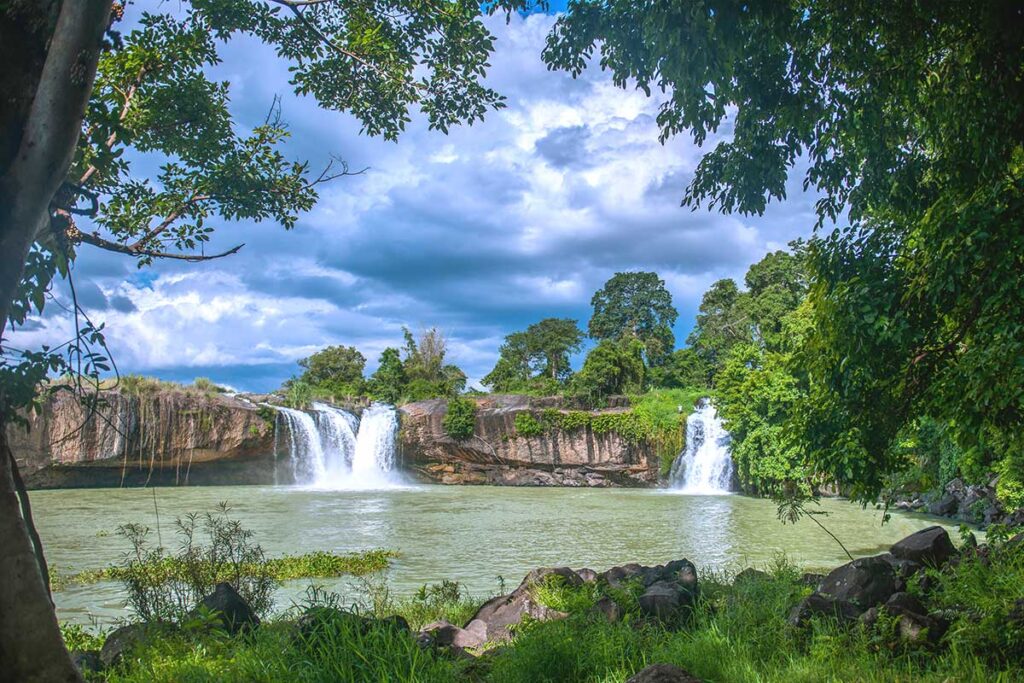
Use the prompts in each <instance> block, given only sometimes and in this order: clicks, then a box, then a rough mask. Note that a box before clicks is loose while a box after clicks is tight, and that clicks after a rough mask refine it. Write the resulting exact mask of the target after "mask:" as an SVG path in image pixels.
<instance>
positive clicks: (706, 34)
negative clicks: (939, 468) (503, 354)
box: [544, 0, 1024, 505]
mask: <svg viewBox="0 0 1024 683" xmlns="http://www.w3.org/2000/svg"><path fill="white" fill-rule="evenodd" d="M595 50H599V51H600V53H601V59H600V60H599V63H600V65H601V68H604V69H608V70H610V71H611V72H612V77H613V79H614V81H615V82H616V83H617V84H618V85H620V86H622V87H627V85H632V84H635V85H636V86H637V87H639V88H641V89H643V90H644V91H645V92H647V93H648V94H650V93H651V92H652V91H654V90H657V91H658V92H660V93H667V95H666V99H665V101H664V103H663V105H662V107H661V111H660V113H659V117H658V123H659V125H660V127H661V137H662V140H666V139H668V138H670V137H672V136H674V135H677V134H681V133H684V132H685V133H688V134H690V135H692V137H693V138H694V139H695V140H696V142H698V143H703V142H704V141H705V140H706V139H707V136H708V135H709V133H711V132H714V131H716V130H718V128H719V127H720V126H722V125H723V124H724V123H725V122H726V119H727V117H728V119H729V120H730V122H731V123H732V124H733V130H732V137H731V139H729V140H727V141H725V142H722V143H720V144H716V145H715V146H714V147H713V148H712V149H711V151H709V152H707V153H706V154H705V155H704V156H703V158H702V159H701V160H700V163H699V164H698V166H697V169H696V172H695V173H694V174H693V176H692V180H691V181H690V184H689V186H688V187H687V188H686V190H685V195H684V200H683V202H684V204H685V205H689V206H694V207H696V206H698V205H705V206H708V207H710V208H718V209H721V210H723V211H726V212H731V211H740V212H746V213H762V212H763V211H764V210H765V207H766V205H767V203H768V202H769V201H770V200H772V199H782V198H784V197H785V195H786V180H787V175H788V172H789V171H790V170H791V169H793V168H794V167H796V165H797V164H798V160H799V164H800V168H801V169H802V172H803V173H804V186H805V187H807V188H812V189H814V190H815V191H816V192H817V193H819V195H820V199H819V201H818V203H817V213H818V219H819V220H818V224H819V226H822V225H824V224H825V222H826V221H840V220H842V221H843V222H847V221H848V223H849V225H848V227H840V228H838V229H836V230H834V231H832V232H831V233H828V234H824V235H819V236H817V237H816V238H815V240H813V242H812V244H811V248H810V257H811V258H810V262H809V264H808V265H809V275H810V282H811V286H810V302H811V303H810V309H809V317H810V319H811V324H810V330H811V332H810V334H809V335H808V337H807V340H806V342H805V344H804V348H802V349H801V352H800V355H799V362H800V365H801V366H802V368H804V369H805V370H806V374H805V376H804V377H803V378H801V380H802V381H803V380H805V381H806V393H807V400H806V401H804V402H802V407H801V408H800V409H799V410H798V411H797V413H798V415H796V416H795V419H794V421H793V427H794V432H795V438H797V439H798V440H799V446H798V447H799V448H800V449H802V450H803V451H804V455H805V459H806V463H807V465H808V467H809V468H810V469H811V470H812V471H813V472H815V473H817V474H820V475H821V476H823V477H826V478H829V479H834V480H837V481H839V482H840V483H841V484H842V485H843V486H844V488H845V489H846V490H847V491H849V492H850V493H851V495H853V496H855V497H858V498H861V499H864V500H873V499H874V498H875V497H876V496H877V495H878V494H879V493H880V492H881V490H882V489H883V488H884V487H885V486H886V484H887V482H888V481H889V477H890V476H891V475H892V473H893V472H895V471H898V470H900V469H902V468H904V467H905V466H906V462H905V460H903V459H902V458H901V451H900V449H898V448H895V447H894V445H895V444H896V442H897V441H898V440H899V438H900V435H901V434H903V433H905V432H906V430H907V429H908V428H910V427H911V426H912V425H913V424H914V423H915V422H916V421H917V420H919V419H922V416H927V417H928V418H931V419H935V420H938V421H940V422H942V423H943V424H948V425H950V426H951V427H952V428H953V434H952V436H953V438H954V440H955V441H956V442H957V444H958V445H959V446H960V447H961V448H962V449H963V450H964V452H965V458H966V459H967V461H969V462H971V463H974V464H975V466H976V469H977V470H980V471H990V472H996V473H998V474H1000V475H1001V479H1000V486H1001V487H1002V492H1003V493H1002V496H1003V499H1004V500H1005V501H1006V502H1008V503H1009V504H1011V505H1016V504H1019V503H1020V502H1022V497H1021V495H1020V493H1021V491H1024V484H1022V480H1021V477H1022V475H1021V472H1022V471H1024V462H1022V461H1021V457H1022V456H1021V455H1020V454H1021V453H1024V442H1022V435H1024V364H1022V362H1021V358H1024V327H1022V323H1021V321H1022V320H1024V286H1022V277H1024V275H1022V274H1024V260H1022V259H1024V256H1022V254H1024V243H1022V239H1024V229H1022V228H1024V224H1022V220H1024V219H1022V216H1024V192H1022V190H1024V171H1022V169H1024V78H1022V77H1021V75H1022V73H1024V12H1022V11H1021V8H1020V5H1019V3H1015V2H1008V1H1000V2H982V1H980V0H973V1H972V0H944V1H939V2H930V3H918V4H913V3H911V4H906V3H881V4H879V3H857V2H854V3H836V2H829V1H827V0H824V1H821V0H801V1H795V2H778V3H760V4H750V3H736V2H709V3H698V4H696V5H694V4H692V3H684V2H678V1H670V2H663V3H653V4H652V3H634V2H628V1H627V0H612V1H611V2H604V1H598V0H573V1H572V2H570V4H569V12H568V13H567V14H566V15H564V16H562V17H561V18H560V19H559V20H558V22H557V23H556V25H555V28H554V30H553V31H552V33H551V35H550V36H549V40H548V46H547V49H546V51H545V55H544V56H545V59H546V61H547V62H548V64H549V65H551V66H553V67H557V68H563V69H567V70H569V71H571V72H572V73H574V74H578V73H579V72H581V71H583V70H584V69H586V68H587V66H588V64H591V63H598V60H593V61H591V60H590V59H589V58H590V56H591V55H592V54H593V52H594V51H595ZM748 286H756V285H755V284H754V283H751V282H748ZM780 293H782V292H780ZM738 295H739V294H738V292H737V291H736V289H735V288H730V286H729V285H728V284H727V283H721V284H720V286H716V288H715V290H714V295H713V296H712V297H710V299H709V300H708V301H707V302H706V303H707V304H708V306H707V307H702V311H701V313H702V315H703V316H704V320H703V322H701V323H700V324H699V327H700V328H701V329H702V331H703V332H704V333H705V334H707V335H708V336H707V342H708V344H707V348H706V350H705V357H706V358H709V359H710V360H712V362H713V363H714V364H716V365H719V364H721V363H723V362H725V361H724V354H723V353H722V351H724V350H726V349H727V348H728V347H731V346H732V345H733V344H735V343H738V340H737V339H736V338H735V333H736V330H737V324H738V323H742V318H736V317H731V316H729V315H726V313H727V312H729V311H731V312H733V313H735V314H740V313H742V311H741V310H739V309H736V308H734V307H733V301H734V299H735V298H736V297H737V296H738ZM764 332H765V333H766V334H765V337H764V340H765V341H766V342H767V341H768V334H769V333H770V330H767V329H766V330H764ZM740 336H742V335H740ZM695 346H696V344H695ZM787 400H788V399H787Z"/></svg>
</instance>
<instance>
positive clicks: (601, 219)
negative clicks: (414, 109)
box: [17, 15, 814, 391]
mask: <svg viewBox="0 0 1024 683" xmlns="http://www.w3.org/2000/svg"><path fill="white" fill-rule="evenodd" d="M553 20H554V19H553V18H552V17H550V16H545V15H533V16H530V17H525V18H524V17H513V19H512V21H511V22H510V23H509V24H507V25H506V23H505V21H504V18H497V17H496V18H494V19H493V20H489V22H488V23H489V25H490V28H491V30H492V32H493V33H494V34H495V35H496V36H497V42H496V53H495V54H494V56H493V59H492V64H493V68H492V69H491V71H490V73H489V76H488V79H487V80H488V83H489V85H490V86H491V87H494V88H495V89H497V90H498V91H499V92H501V93H502V94H504V95H505V96H506V97H507V98H508V102H507V103H508V108H507V109H504V110H502V111H500V112H495V113H492V114H490V115H489V116H488V118H487V120H486V121H485V122H484V123H482V124H476V125H474V126H472V127H468V128H460V129H455V130H453V131H452V132H451V134H449V135H447V136H444V135H442V134H440V133H437V132H431V131H428V130H427V127H426V125H425V124H424V122H423V121H422V120H421V119H418V118H417V119H416V120H415V121H414V123H413V124H412V125H410V126H409V129H408V131H407V132H406V133H405V134H404V136H403V137H401V138H400V140H399V142H398V143H397V144H396V143H388V142H384V141H382V140H377V139H370V138H366V137H363V136H360V135H359V126H358V124H357V123H356V122H355V121H354V120H353V119H352V118H351V117H349V116H346V115H341V114H337V113H335V112H326V111H322V110H320V109H318V107H317V106H316V104H315V103H314V102H313V101H312V100H310V99H308V98H298V97H295V96H294V95H292V94H291V92H290V90H289V87H288V84H287V80H288V79H287V71H286V64H284V63H282V62H280V61H279V60H278V59H277V58H276V57H275V56H274V54H273V52H272V50H270V49H268V48H266V47H265V46H262V45H260V44H259V43H256V42H253V41H247V40H236V41H234V42H232V43H230V44H229V45H228V46H227V47H226V48H225V49H224V51H223V53H222V56H223V64H222V65H220V66H219V67H218V68H217V70H216V72H215V75H216V77H218V78H221V79H226V80H229V81H230V82H231V96H232V109H233V111H234V112H235V114H236V116H237V118H238V120H239V122H240V123H241V124H243V125H254V124H256V123H258V122H260V121H262V119H263V117H264V116H265V114H266V111H267V109H268V107H269V106H270V104H271V102H272V100H273V98H274V96H275V95H281V96H282V97H283V102H282V114H283V118H284V119H285V120H286V121H287V122H288V124H289V126H290V128H291V131H292V134H293V137H292V140H291V142H290V143H289V145H288V149H287V150H286V153H288V154H290V155H292V156H294V157H297V158H303V159H309V160H310V162H311V166H312V167H313V168H317V167H318V166H320V165H322V164H324V163H326V162H327V161H328V160H329V158H330V155H332V154H334V155H338V156H341V157H342V158H344V159H345V160H346V161H347V162H348V163H349V164H350V166H351V167H352V168H363V167H366V168H367V171H366V172H365V173H364V174H363V175H361V176H357V177H349V178H342V179H339V180H336V181H334V182H333V183H332V184H330V185H329V186H327V187H324V188H323V189H322V192H321V200H320V202H319V204H318V205H317V207H316V208H315V209H314V210H313V211H312V212H310V213H308V214H306V215H304V216H303V217H301V218H300V220H299V223H298V226H297V227H296V228H295V229H294V230H291V231H285V230H284V229H283V228H282V227H280V226H278V225H273V224H270V223H261V224H247V223H246V224H234V225H232V224H228V225H223V226H219V228H218V231H217V233H216V236H215V238H214V246H213V248H216V247H218V246H220V247H228V246H233V245H234V244H237V243H239V242H244V243H245V245H246V246H245V248H244V249H242V251H241V252H240V253H239V254H237V255H235V256H233V257H230V258H227V259H223V260H219V261H214V262H209V263H203V264H174V263H171V264H158V265H156V266H153V267H150V268H146V269H143V270H139V269H137V268H136V267H135V265H134V263H133V262H132V261H131V260H130V259H127V258H125V257H121V256H118V255H114V254H109V253H106V252H101V251H98V250H96V249H93V248H91V247H87V246H83V247H82V248H81V250H80V255H79V258H78V261H77V266H76V276H77V277H76V283H77V285H78V288H79V298H80V300H81V302H82V303H83V304H84V305H85V306H86V308H87V309H88V311H89V313H90V316H91V317H92V319H93V320H94V321H97V322H99V321H105V322H106V323H107V329H108V343H109V345H110V348H111V350H112V352H113V353H114V355H115V358H116V360H117V362H118V365H119V367H120V369H121V371H122V372H135V373H144V374H150V375H156V376H160V377H163V378H167V379H175V380H181V381H188V380H191V379H192V378H194V377H196V376H207V377H211V378H213V379H214V380H215V381H220V382H223V383H226V384H228V385H231V386H233V387H236V388H239V389H244V390H250V391H262V390H269V389H273V388H276V387H277V386H278V385H279V384H280V383H281V382H282V381H283V380H284V379H286V378H288V377H289V376H291V375H292V374H294V373H296V371H297V366H296V360H297V359H299V358H302V357H304V356H306V355H309V354H310V353H312V352H313V351H315V350H317V349H319V348H321V347H323V346H326V345H329V344H354V345H356V346H358V347H359V348H360V349H361V350H362V351H363V354H364V355H365V356H366V357H367V359H368V361H369V362H368V366H367V367H368V371H371V370H372V369H373V368H374V367H376V363H377V356H378V355H379V353H380V352H381V350H382V349H383V348H384V347H386V346H397V345H399V344H400V342H401V328H402V326H403V325H407V326H409V327H411V328H413V329H414V330H415V329H421V328H423V327H425V326H432V325H436V326H438V327H440V328H441V329H442V330H443V331H444V332H445V333H446V334H447V335H448V337H449V340H450V353H451V360H452V361H454V362H456V363H457V364H459V365H460V366H461V367H462V368H463V369H465V371H466V372H467V374H468V375H469V376H470V378H471V381H473V380H478V379H479V378H480V377H481V376H483V375H484V374H486V373H487V372H488V371H489V370H490V368H491V367H492V366H493V364H494V361H495V360H496V358H497V350H498V346H499V344H500V343H501V340H502V338H503V337H504V335H506V334H508V333H509V332H512V331H514V330H517V329H521V328H523V327H525V326H526V325H528V324H530V323H531V322H535V321H537V320H539V319H541V318H544V317H548V316H568V317H573V318H577V319H578V320H579V321H580V323H581V325H582V326H583V327H584V328H585V325H586V320H587V319H588V318H589V313H590V305H589V304H590V297H591V295H592V294H593V292H594V290H596V289H597V288H599V287H600V286H601V285H602V283H604V281H605V280H607V279H608V278H609V277H611V276H612V275H613V274H614V273H615V272H618V271H627V270H654V271H656V272H657V273H658V274H659V275H660V276H661V277H662V278H663V279H664V280H665V282H666V283H667V285H668V288H669V290H670V291H671V293H672V295H673V298H674V300H675V304H676V307H677V308H678V309H679V312H680V317H679V322H678V324H677V326H676V337H677V340H678V341H679V342H680V343H681V342H682V340H683V339H685V337H686V334H687V333H688V332H689V330H690V328H691V327H692V325H693V320H694V315H695V312H696V309H697V306H698V304H699V302H700V297H701V294H702V293H703V291H704V289H705V288H706V287H707V286H708V285H709V284H710V283H711V282H713V281H714V280H716V279H718V278H722V277H736V278H742V274H743V272H744V271H745V270H746V268H747V266H748V265H749V264H750V263H752V262H754V261H756V260H758V259H759V258H760V257H761V256H762V255H763V254H764V253H765V252H767V251H769V250H774V249H779V248H782V247H784V246H785V244H786V243H787V242H788V241H789V240H791V239H793V238H795V237H798V236H806V235H807V234H809V232H810V229H811V226H812V224H813V222H814V218H813V197H812V196H810V195H806V194H803V193H802V192H801V191H800V187H799V181H798V179H794V180H793V182H791V185H792V187H791V188H790V192H789V200H788V201H786V202H783V203H781V204H779V203H776V204H773V205H771V207H770V209H769V211H768V212H767V214H766V215H765V216H762V217H745V216H723V215H719V214H717V213H709V212H707V211H706V210H700V211H697V212H692V211H690V210H689V209H684V208H681V207H680V206H679V200H680V199H681V197H682V195H683V191H684V188H685V186H686V185H687V183H688V181H689V179H690V177H691V174H692V172H693V169H694V167H695V166H696V164H697V161H698V160H699V158H700V156H701V154H702V151H703V150H702V149H700V148H697V147H696V146H695V145H694V144H693V143H692V142H691V141H690V140H689V139H688V138H685V137H680V138H677V139H675V140H671V141H669V142H668V143H667V144H665V145H664V146H662V145H661V144H659V143H658V130H657V126H656V124H655V114H656V110H657V106H658V100H657V99H656V98H655V99H648V98H646V97H645V96H644V95H643V94H642V93H640V92H634V91H631V90H625V91H624V90H621V89H617V88H615V87H614V86H613V85H612V84H611V81H610V79H609V78H608V76H607V74H604V73H602V72H601V71H599V70H597V69H592V70H589V71H588V72H586V73H585V74H584V76H583V77H582V78H580V79H578V80H573V79H572V78H571V77H569V76H568V75H566V74H564V73H553V72H549V71H548V70H547V69H546V68H545V66H544V65H543V63H542V62H541V59H540V53H541V50H542V48H543V45H544V37H545V35H546V34H547V32H548V29H549V28H550V26H551V24H552V22H553ZM728 134H729V130H728V129H723V130H721V131H719V136H718V137H716V138H713V139H711V140H710V141H709V142H708V143H706V145H708V146H710V145H714V144H716V143H717V142H718V141H719V140H721V139H723V136H728ZM58 296H60V295H59V294H58ZM51 311H53V312H52V313H51V314H50V315H47V316H45V317H44V318H43V319H42V320H35V321H32V322H31V323H30V325H29V326H27V328H26V329H24V330H22V331H21V332H20V333H19V334H18V335H17V337H18V339H17V341H18V342H19V345H20V346H32V345H36V344H39V343H44V342H50V343H53V342H60V341H63V340H65V339H66V338H67V337H68V336H69V334H70V330H71V324H70V321H69V320H68V319H67V316H66V315H57V313H59V309H57V307H51Z"/></svg>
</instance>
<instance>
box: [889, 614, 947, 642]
mask: <svg viewBox="0 0 1024 683" xmlns="http://www.w3.org/2000/svg"><path fill="white" fill-rule="evenodd" d="M947 628H948V624H946V622H944V621H942V620H940V619H934V618H932V617H929V616H925V615H923V614H914V613H907V614H903V615H901V616H900V621H899V631H900V638H901V639H902V640H903V641H904V642H906V643H908V644H910V645H937V644H938V643H939V641H940V640H942V636H943V635H945V633H946V629H947Z"/></svg>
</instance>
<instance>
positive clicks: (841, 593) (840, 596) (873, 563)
mask: <svg viewBox="0 0 1024 683" xmlns="http://www.w3.org/2000/svg"><path fill="white" fill-rule="evenodd" d="M819 592H820V593H823V594H825V595H827V596H829V597H832V598H835V599H836V600H845V601H847V602H850V603H853V604H854V605H856V606H857V607H858V608H859V609H860V610H861V611H863V610H865V609H867V608H868V607H873V606H874V605H877V604H879V603H882V602H885V601H886V600H888V599H889V596H890V595H892V594H893V593H895V592H896V572H895V571H894V570H893V568H892V565H891V564H889V562H887V561H886V559H885V558H884V557H882V556H876V557H862V558H860V559H858V560H854V561H853V562H847V563H846V564H844V565H842V566H840V567H836V568H835V569H833V570H832V571H831V572H830V573H829V575H828V576H826V577H825V579H824V581H822V582H821V588H820V590H819Z"/></svg>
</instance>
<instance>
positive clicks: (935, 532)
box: [889, 526, 956, 567]
mask: <svg viewBox="0 0 1024 683" xmlns="http://www.w3.org/2000/svg"><path fill="white" fill-rule="evenodd" d="M889 552H891V553H892V554H893V557H896V558H897V559H900V560H909V561H911V562H918V563H920V564H925V565H929V566H931V567H941V566H942V565H944V564H946V562H948V561H949V559H950V558H951V557H953V556H954V555H956V548H954V547H953V542H952V541H951V540H949V534H948V533H946V530H945V529H943V528H942V527H940V526H930V527H928V528H927V529H921V530H920V531H918V532H917V533H914V534H911V535H909V536H907V537H906V538H904V539H903V540H902V541H898V542H897V543H895V544H894V545H893V546H892V548H891V549H890V551H889Z"/></svg>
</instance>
